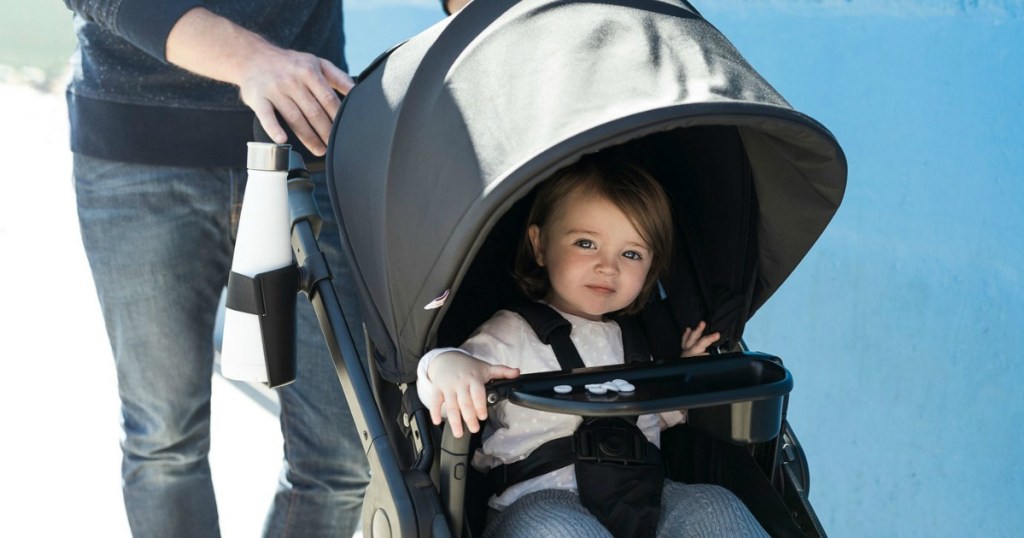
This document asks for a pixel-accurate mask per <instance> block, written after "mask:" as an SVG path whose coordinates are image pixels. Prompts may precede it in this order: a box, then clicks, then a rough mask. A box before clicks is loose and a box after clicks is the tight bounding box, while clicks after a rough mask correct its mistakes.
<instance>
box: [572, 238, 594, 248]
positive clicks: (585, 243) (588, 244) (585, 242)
mask: <svg viewBox="0 0 1024 538" xmlns="http://www.w3.org/2000/svg"><path fill="white" fill-rule="evenodd" d="M573 244H574V245H576V246H577V247H580V248H594V242H593V241H591V240H589V239H577V240H576V242H575V243H573Z"/></svg>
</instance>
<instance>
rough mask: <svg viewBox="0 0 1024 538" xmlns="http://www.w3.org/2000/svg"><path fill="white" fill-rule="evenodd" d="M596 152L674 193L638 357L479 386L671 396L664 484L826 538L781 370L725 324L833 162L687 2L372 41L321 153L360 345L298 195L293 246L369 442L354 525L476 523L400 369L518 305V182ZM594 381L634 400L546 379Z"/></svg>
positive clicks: (827, 191) (562, 404) (780, 254)
mask: <svg viewBox="0 0 1024 538" xmlns="http://www.w3.org/2000/svg"><path fill="white" fill-rule="evenodd" d="M598 151H606V152H618V153H619V154H620V155H624V156H627V157H628V158H629V159H632V160H634V161H635V162H637V163H638V164H640V165H641V166H643V167H644V168H645V169H647V170H648V171H649V172H650V173H651V175H653V176H654V177H655V178H656V179H658V181H659V182H660V183H661V184H662V185H663V187H664V188H665V190H666V191H667V193H668V195H669V197H670V198H671V199H672V200H673V204H674V206H675V207H674V212H675V217H676V226H677V230H676V234H677V239H676V242H677V244H676V245H675V252H676V254H675V256H674V259H673V260H672V263H671V269H670V274H669V277H668V278H666V279H663V280H662V281H661V282H660V284H661V293H660V294H657V297H655V298H654V299H653V300H652V301H651V303H650V304H649V305H648V306H647V307H646V308H645V310H644V312H643V313H642V314H641V315H640V316H639V319H640V321H641V325H642V327H643V331H644V334H646V337H647V339H648V343H649V347H650V350H651V354H652V356H653V358H654V360H653V361H652V362H651V363H649V364H642V365H628V366H621V367H619V366H616V367H611V369H612V370H611V371H612V373H614V375H613V376H609V370H608V368H604V369H600V370H601V371H596V372H595V371H591V369H582V370H573V371H568V372H551V373H543V374H531V375H525V376H522V377H520V378H519V379H515V380H508V381H503V382H500V383H495V384H492V385H489V391H488V397H489V401H490V402H491V403H495V402H497V401H501V400H502V399H508V400H509V401H511V402H512V403H515V404H518V405H524V406H528V407H531V408H534V409H540V410H545V411H554V412H560V413H571V414H578V415H585V416H624V415H637V414H641V413H651V412H657V411H663V410H671V409H688V417H689V418H688V421H687V424H686V425H683V426H678V427H676V428H673V429H671V430H668V431H666V432H665V433H664V436H663V445H662V451H663V453H664V454H665V455H666V460H667V462H666V465H667V469H668V470H669V476H670V477H672V478H674V479H677V480H680V481H684V482H705V483H717V484H721V485H723V486H725V487H727V488H729V489H730V490H732V491H733V492H734V493H736V495H737V496H739V497H740V498H741V499H742V500H743V501H744V502H745V503H746V504H747V506H748V507H749V508H750V510H751V512H752V513H753V514H754V515H755V516H756V517H757V518H758V520H759V521H760V522H761V523H762V525H763V526H764V527H765V529H766V530H768V532H769V533H770V534H772V535H774V536H824V535H825V532H824V530H823V529H822V527H821V525H820V523H819V521H818V519H817V517H816V516H815V513H814V510H813V508H812V507H811V505H810V503H809V500H808V491H809V473H808V468H807V462H806V459H805V457H804V454H803V451H802V450H801V448H800V444H799V442H798V441H797V438H796V437H795V435H794V434H793V431H792V429H791V428H790V426H789V424H788V422H787V421H786V407H787V403H788V397H789V393H790V391H791V389H792V384H793V380H792V377H791V375H790V373H789V372H788V371H787V370H786V369H785V368H784V367H783V365H782V361H781V360H780V359H778V358H777V357H773V356H771V355H766V354H761V353H753V352H750V351H749V350H747V348H746V345H745V343H744V341H743V339H742V337H743V330H744V326H745V324H746V322H747V320H748V319H750V317H751V316H752V315H753V314H754V313H755V312H756V311H757V309H758V308H759V307H760V306H761V305H763V304H764V303H765V301H767V300H768V298H769V297H771V295H772V294H773V293H775V291H776V290H777V289H778V288H779V286H780V285H781V284H782V282H783V281H784V280H785V279H786V278H787V277H788V275H789V274H790V273H791V272H792V271H793V269H794V268H795V267H796V265H797V264H798V263H799V262H800V260H801V259H802V258H803V256H804V255H805V254H806V253H807V252H808V250H809V249H810V248H811V246H812V245H813V243H814V242H815V241H816V240H817V238H818V237H819V236H820V234H821V233H822V232H823V230H824V229H825V227H826V225H827V224H828V222H829V221H830V220H831V218H832V216H833V215H834V214H835V212H836V210H837V208H838V206H839V203H840V201H841V199H842V196H843V192H844V188H845V182H846V161H845V157H844V155H843V153H842V150H841V148H840V147H839V145H838V143H837V142H836V140H835V139H834V138H833V136H832V135H831V133H829V131H828V130H827V129H825V128H824V127H823V126H821V125H820V124H818V123H817V122H815V121H814V120H813V119H811V118H809V117H807V116H805V115H803V114H801V113H799V112H797V111H795V110H793V109H792V108H791V107H790V106H789V105H788V103H787V102H786V101H785V100H784V99H783V98H782V97H781V96H780V95H779V94H778V93H777V92H776V91H775V90H774V89H773V88H772V87H771V86H770V85H769V84H768V83H767V82H766V81H765V80H764V79H763V78H762V77H761V76H759V75H758V74H757V72H755V71H754V70H753V69H752V68H751V66H750V65H748V64H747V62H746V61H745V60H744V59H743V58H742V57H741V56H740V54H739V53H738V52H737V51H736V50H735V48H734V47H733V46H732V45H731V44H730V43H729V42H728V41H727V40H726V39H725V38H724V37H723V36H722V35H721V34H720V33H719V32H718V31H717V30H716V29H715V28H714V27H713V26H712V25H711V24H709V23H708V22H707V21H705V20H704V19H703V18H702V17H701V15H700V14H699V13H698V12H697V10H696V9H694V8H693V6H691V5H690V4H689V3H687V2H686V1H685V0H602V1H599V2H596V1H581V0H523V1H512V0H488V1H478V2H473V3H470V4H469V5H468V6H467V7H465V8H464V9H463V10H462V11H461V12H459V13H458V14H457V15H455V16H453V17H449V18H447V19H446V20H443V21H441V22H439V23H438V24H436V25H435V26H433V27H431V28H429V29H427V30H426V31H424V32H423V33H421V34H420V35H417V36H415V37H413V38H412V39H410V40H408V41H407V42H405V43H403V44H400V45H399V46H396V47H394V48H393V49H391V50H389V51H387V52H386V53H385V54H383V55H382V56H380V57H379V58H378V59H377V60H376V61H374V62H373V64H372V65H371V66H370V67H368V68H367V69H366V70H365V71H364V72H363V73H362V74H361V75H360V76H359V83H358V84H357V85H356V87H355V88H353V89H352V91H351V93H350V94H349V95H348V97H347V98H346V99H345V101H344V103H343V105H342V110H341V111H340V112H339V114H338V117H337V119H336V122H335V125H334V132H333V133H332V136H331V142H330V147H329V149H328V156H327V167H328V174H329V176H328V177H329V184H330V190H331V193H330V194H331V198H332V201H333V204H334V207H335V209H336V212H337V214H338V216H339V225H340V226H341V229H342V237H343V242H347V243H346V244H345V245H343V247H344V248H345V249H346V251H347V254H348V256H349V258H350V259H349V261H350V263H351V265H352V266H353V270H354V274H355V277H354V278H355V285H356V286H357V288H358V291H359V294H360V302H361V304H362V309H363V311H362V315H363V318H364V328H365V334H366V341H367V346H366V347H367V349H366V356H367V357H369V358H368V359H367V360H366V361H363V360H360V356H359V354H358V353H357V352H356V349H355V345H354V343H353V342H354V341H355V339H354V338H353V335H351V334H350V333H349V331H348V329H347V327H346V324H345V320H344V312H342V310H341V308H340V306H339V304H338V301H337V298H336V296H335V295H334V291H333V289H332V288H331V286H330V285H329V282H328V280H327V276H328V275H329V269H327V268H326V266H325V264H324V263H323V260H322V256H321V255H319V251H318V248H317V246H316V242H315V237H314V236H315V233H314V232H315V229H316V227H317V225H316V222H315V220H316V218H315V210H311V209H310V204H309V203H308V201H306V202H303V201H301V200H300V201H299V202H297V205H298V207H299V209H298V210H296V209H295V207H296V204H293V219H294V227H293V241H292V243H293V247H294V250H295V255H296V260H297V262H298V264H299V266H300V268H301V269H302V273H303V275H305V276H304V278H303V284H302V288H303V291H304V292H306V294H307V295H308V296H309V297H310V300H311V301H312V302H313V304H314V307H315V309H316V311H317V314H318V316H319V318H320V320H321V326H322V328H323V330H324V334H325V337H326V339H327V342H328V345H329V347H330V349H331V352H332V355H333V358H334V361H335V366H336V369H337V372H338V376H339V380H340V382H341V384H342V385H343V388H344V391H345V394H346V396H347V398H348V403H349V405H350V406H351V409H352V413H353V415H354V417H355V420H356V423H357V426H358V428H359V431H360V433H361V436H362V439H363V443H364V448H365V449H366V452H367V456H368V458H369V463H370V468H371V473H372V477H373V478H372V481H371V484H370V486H369V489H368V490H367V493H366V500H365V505H364V508H363V532H364V534H365V535H367V536H374V537H380V536H476V535H479V533H480V531H481V529H482V523H481V519H480V515H481V514H482V509H481V501H485V500H486V498H487V493H486V491H482V490H481V489H480V488H481V487H485V486H482V484H481V483H480V480H479V477H478V476H477V475H476V473H475V471H474V470H473V469H472V468H471V466H470V465H469V457H470V455H471V454H472V452H473V449H474V447H475V446H476V443H479V435H477V436H475V437H473V438H470V437H469V436H466V437H463V438H461V439H456V438H454V437H453V436H452V435H451V434H450V431H449V430H448V429H447V428H445V429H444V430H439V428H438V427H436V426H434V425H433V424H431V422H430V419H429V415H428V413H427V411H426V410H425V409H424V408H423V406H422V404H421V403H420V402H419V400H418V398H417V396H416V390H415V386H414V384H415V381H416V366H417V362H418V360H419V358H420V357H421V356H422V354H423V353H424V352H425V351H426V350H428V349H430V348H433V347H436V346H447V345H458V344H460V343H461V342H462V341H463V340H464V339H465V338H466V337H468V336H469V334H470V332H471V331H472V330H473V329H474V328H476V327H477V326H478V325H480V324H481V323H482V322H483V321H485V320H486V319H488V318H489V317H490V316H491V315H492V314H493V313H494V312H495V311H497V310H498V309H501V308H503V307H506V306H507V305H509V304H510V303H512V302H513V301H514V300H515V299H516V297H517V296H516V291H515V290H516V288H515V285H514V284H513V281H512V277H511V274H510V270H509V265H510V259H509V258H510V255H509V254H510V253H511V252H513V251H514V248H513V245H514V244H515V242H516V241H517V240H518V238H519V236H520V234H521V232H522V226H523V219H524V216H525V211H526V208H527V207H528V205H529V201H530V198H531V192H532V191H533V189H534V187H535V186H536V185H537V184H538V183H540V182H541V181H543V180H544V179H545V178H547V177H548V176H550V175H551V174H552V173H553V172H555V171H556V170H558V169H560V168H562V167H564V166H566V165H568V164H571V163H573V162H575V161H576V160H578V159H579V158H580V157H581V156H583V155H585V154H589V153H594V152H598ZM293 175H299V176H301V170H299V171H296V174H293ZM311 221H312V222H311ZM699 320H707V322H708V324H709V331H718V332H720V333H721V339H720V340H719V342H718V344H717V345H716V348H715V349H714V350H712V351H713V352H712V353H711V355H710V356H707V357H702V358H697V359H686V360H681V359H678V358H676V357H677V356H678V346H679V341H680V334H681V328H682V327H692V326H695V325H696V323H697V321H699ZM611 377H617V378H622V379H625V380H627V381H629V382H630V383H632V384H633V385H635V387H636V391H635V393H634V394H632V395H631V396H629V397H610V396H602V397H595V396H592V395H587V394H586V393H585V392H580V391H576V392H575V393H573V394H568V395H562V394H556V393H555V392H554V391H553V390H552V389H553V387H554V386H555V385H561V384H569V385H573V386H582V385H584V384H586V383H591V382H593V381H595V380H606V379H610V378H611Z"/></svg>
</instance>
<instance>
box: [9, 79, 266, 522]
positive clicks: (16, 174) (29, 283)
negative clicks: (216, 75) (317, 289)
mask: <svg viewBox="0 0 1024 538" xmlns="http://www.w3.org/2000/svg"><path fill="white" fill-rule="evenodd" d="M66 115H67V113H66V109H65V105H64V98H63V95H62V94H59V93H57V94H55V93H44V92H40V91H38V90H35V89H32V88H30V87H27V86H23V85H9V84H8V85H3V84H0V119H2V121H0V160H2V162H3V163H4V166H5V168H6V169H7V170H8V172H7V173H5V174H4V178H3V180H2V181H0V252H2V253H3V254H2V256H3V263H2V265H0V274H2V276H0V305H2V312H3V315H2V318H0V357H2V360H0V364H3V365H4V367H5V368H7V374H5V375H4V377H5V379H6V381H5V382H4V384H3V385H4V386H3V390H0V414H2V415H0V417H2V418H0V431H2V436H3V442H2V443H0V462H3V475H4V479H3V482H4V484H5V485H6V487H5V488H4V489H5V491H6V494H5V495H4V498H5V499H6V501H4V503H3V505H2V506H0V521H3V524H2V527H3V531H2V534H3V535H5V536H80V535H88V536H104V537H114V538H116V537H119V536H129V535H130V534H129V531H128V523H127V520H126V518H125V515H124V509H123V505H122V500H121V489H120V460H121V453H120V448H119V446H118V440H119V438H120V426H119V423H118V418H119V409H118V400H117V384H116V380H115V375H114V368H113V360H112V359H111V355H110V348H109V345H108V343H107V339H106V333H105V331H104V328H103V322H102V319H101V316H100V310H99V304H98V302H97V300H96V295H95V292H94V289H93V285H92V280H91V277H90V274H89V268H88V264H87V262H86V258H85V254H84V252H83V249H82V245H81V240H80V238H79V232H78V223H77V217H76V212H75V204H74V192H73V187H72V182H71V154H70V152H69V150H68V143H67V140H68V133H67V120H66ZM244 388H246V389H248V390H249V391H251V390H252V388H251V387H244ZM266 394H267V392H264V393H263V396H264V397H263V401H264V404H266V403H267V400H266ZM212 405H213V411H212V412H213V419H212V420H213V433H212V435H213V440H212V451H211V454H210V460H211V465H212V468H213V479H214V487H215V488H216V492H217V498H218V505H219V508H220V514H221V529H222V532H223V535H224V536H225V537H227V538H231V537H253V536H259V533H260V529H261V527H262V523H263V518H264V515H265V513H266V510H267V508H268V507H269V505H270V500H271V497H272V496H273V493H274V489H275V486H276V482H277V473H278V470H279V468H280V459H281V455H282V449H281V434H280V431H279V429H278V423H277V418H276V416H275V415H274V414H273V412H272V409H273V403H272V402H271V404H270V405H260V404H259V403H258V402H257V401H256V400H254V399H253V398H252V397H251V396H250V395H247V394H246V392H245V391H243V390H240V388H239V387H238V386H235V385H233V384H232V383H230V382H228V381H226V380H224V379H223V378H221V377H220V376H215V378H214V384H213V404H212ZM268 409H271V410H268Z"/></svg>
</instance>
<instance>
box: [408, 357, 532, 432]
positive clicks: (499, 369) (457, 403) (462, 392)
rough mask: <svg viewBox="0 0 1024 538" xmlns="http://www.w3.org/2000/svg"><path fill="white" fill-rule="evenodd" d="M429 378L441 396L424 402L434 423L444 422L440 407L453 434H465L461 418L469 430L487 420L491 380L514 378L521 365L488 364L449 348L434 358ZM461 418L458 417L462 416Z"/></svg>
mask: <svg viewBox="0 0 1024 538" xmlns="http://www.w3.org/2000/svg"><path fill="white" fill-rule="evenodd" d="M427 377H429V378H430V382H431V383H433V384H434V387H435V388H436V389H437V390H436V391H435V392H436V393H437V394H438V396H439V399H438V400H436V401H432V402H423V403H424V405H426V406H427V409H429V410H430V418H431V420H433V421H434V424H440V423H441V408H442V407H443V408H444V409H445V411H446V412H447V416H448V423H449V424H450V425H451V428H452V434H453V435H454V436H455V437H462V421H465V422H466V427H467V428H469V431H471V432H473V433H476V432H478V431H480V421H483V420H487V390H486V389H485V388H484V385H485V384H486V383H487V382H488V381H490V380H492V379H515V378H516V377H519V369H518V368H509V367H507V366H500V365H495V364H489V363H486V362H484V361H482V360H480V359H477V358H474V357H471V356H469V355H466V354H465V353H461V352H456V351H450V352H447V353H443V354H441V355H438V356H437V357H434V359H433V360H432V361H431V362H430V368H429V370H428V371H427ZM460 417H461V418H462V420H459V418H460Z"/></svg>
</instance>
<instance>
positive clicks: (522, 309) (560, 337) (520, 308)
mask: <svg viewBox="0 0 1024 538" xmlns="http://www.w3.org/2000/svg"><path fill="white" fill-rule="evenodd" d="M511 310H512V311H513V312H515V313H516V314H519V315H520V316H522V317H523V319H525V320H526V322H527V323H529V324H530V328H531V329H533V332H535V333H537V338H538V339H539V340H540V341H541V342H543V343H545V344H547V345H549V346H551V348H552V349H553V350H554V352H555V358H557V359H558V366H560V367H561V368H562V370H575V369H576V368H583V367H584V364H583V359H581V358H580V353H579V351H576V346H575V345H573V343H572V339H571V338H570V335H571V334H572V323H569V320H567V319H565V318H564V317H562V315H561V314H559V313H558V312H556V311H555V309H553V308H551V307H550V306H548V305H546V304H542V303H534V302H529V303H519V304H516V305H515V306H513V307H512V308H511Z"/></svg>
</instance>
